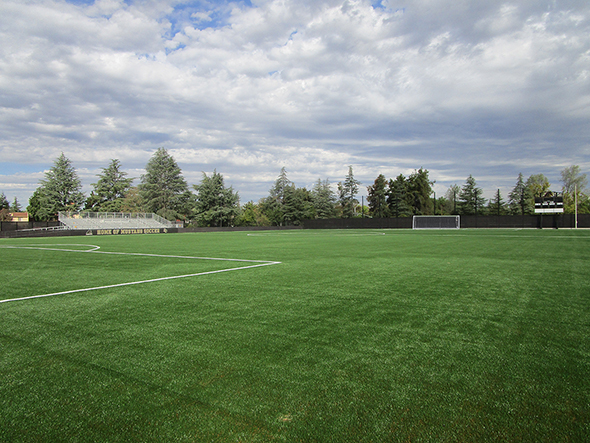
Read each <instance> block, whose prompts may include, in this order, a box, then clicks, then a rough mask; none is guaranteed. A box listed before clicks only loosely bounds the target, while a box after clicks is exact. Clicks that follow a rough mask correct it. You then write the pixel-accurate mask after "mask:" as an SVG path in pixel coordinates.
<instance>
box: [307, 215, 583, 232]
mask: <svg viewBox="0 0 590 443" xmlns="http://www.w3.org/2000/svg"><path fill="white" fill-rule="evenodd" d="M303 227H304V228H305V229H350V228H354V229H362V228H372V229H396V228H403V229H412V217H400V218H332V219H324V220H320V219H318V220H304V221H303ZM574 227H575V216H574V214H551V215H500V216H497V215H483V216H475V215H462V216H461V228H513V229H540V228H547V229H551V228H574ZM578 228H590V214H578Z"/></svg>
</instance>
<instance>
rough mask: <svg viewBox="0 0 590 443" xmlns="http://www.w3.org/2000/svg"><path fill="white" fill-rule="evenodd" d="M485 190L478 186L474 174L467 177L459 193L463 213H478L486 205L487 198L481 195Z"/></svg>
mask: <svg viewBox="0 0 590 443" xmlns="http://www.w3.org/2000/svg"><path fill="white" fill-rule="evenodd" d="M482 194H483V191H482V189H481V188H478V187H477V183H476V181H475V179H474V178H473V176H472V175H469V177H467V180H466V181H465V184H464V185H463V187H462V188H461V192H460V193H459V207H460V212H461V215H477V214H478V213H481V209H482V208H483V206H484V205H485V198H483V197H482V196H481V195H482Z"/></svg>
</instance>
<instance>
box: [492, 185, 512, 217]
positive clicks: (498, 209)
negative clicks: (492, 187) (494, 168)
mask: <svg viewBox="0 0 590 443" xmlns="http://www.w3.org/2000/svg"><path fill="white" fill-rule="evenodd" d="M507 212H508V208H507V206H506V202H505V201H504V199H503V198H502V194H501V193H500V190H499V189H498V190H497V191H496V193H495V194H494V198H492V199H491V200H490V202H489V204H488V214H490V215H506V213H507Z"/></svg>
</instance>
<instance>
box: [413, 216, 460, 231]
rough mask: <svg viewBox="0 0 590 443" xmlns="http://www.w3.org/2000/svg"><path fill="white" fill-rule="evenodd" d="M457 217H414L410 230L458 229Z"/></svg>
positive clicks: (458, 221)
mask: <svg viewBox="0 0 590 443" xmlns="http://www.w3.org/2000/svg"><path fill="white" fill-rule="evenodd" d="M460 227H461V222H460V220H459V216H458V215H415V216H414V218H413V220H412V229H459V228H460Z"/></svg>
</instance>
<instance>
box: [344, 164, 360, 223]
mask: <svg viewBox="0 0 590 443" xmlns="http://www.w3.org/2000/svg"><path fill="white" fill-rule="evenodd" d="M360 184H361V182H360V181H358V180H356V179H355V178H354V174H353V172H352V166H349V167H348V174H346V178H345V179H344V182H339V183H338V194H339V195H338V197H339V201H340V206H341V208H342V216H343V217H344V218H351V217H352V216H353V215H354V208H355V207H356V205H357V204H358V200H356V199H355V197H356V195H357V194H358V192H359V185H360Z"/></svg>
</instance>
